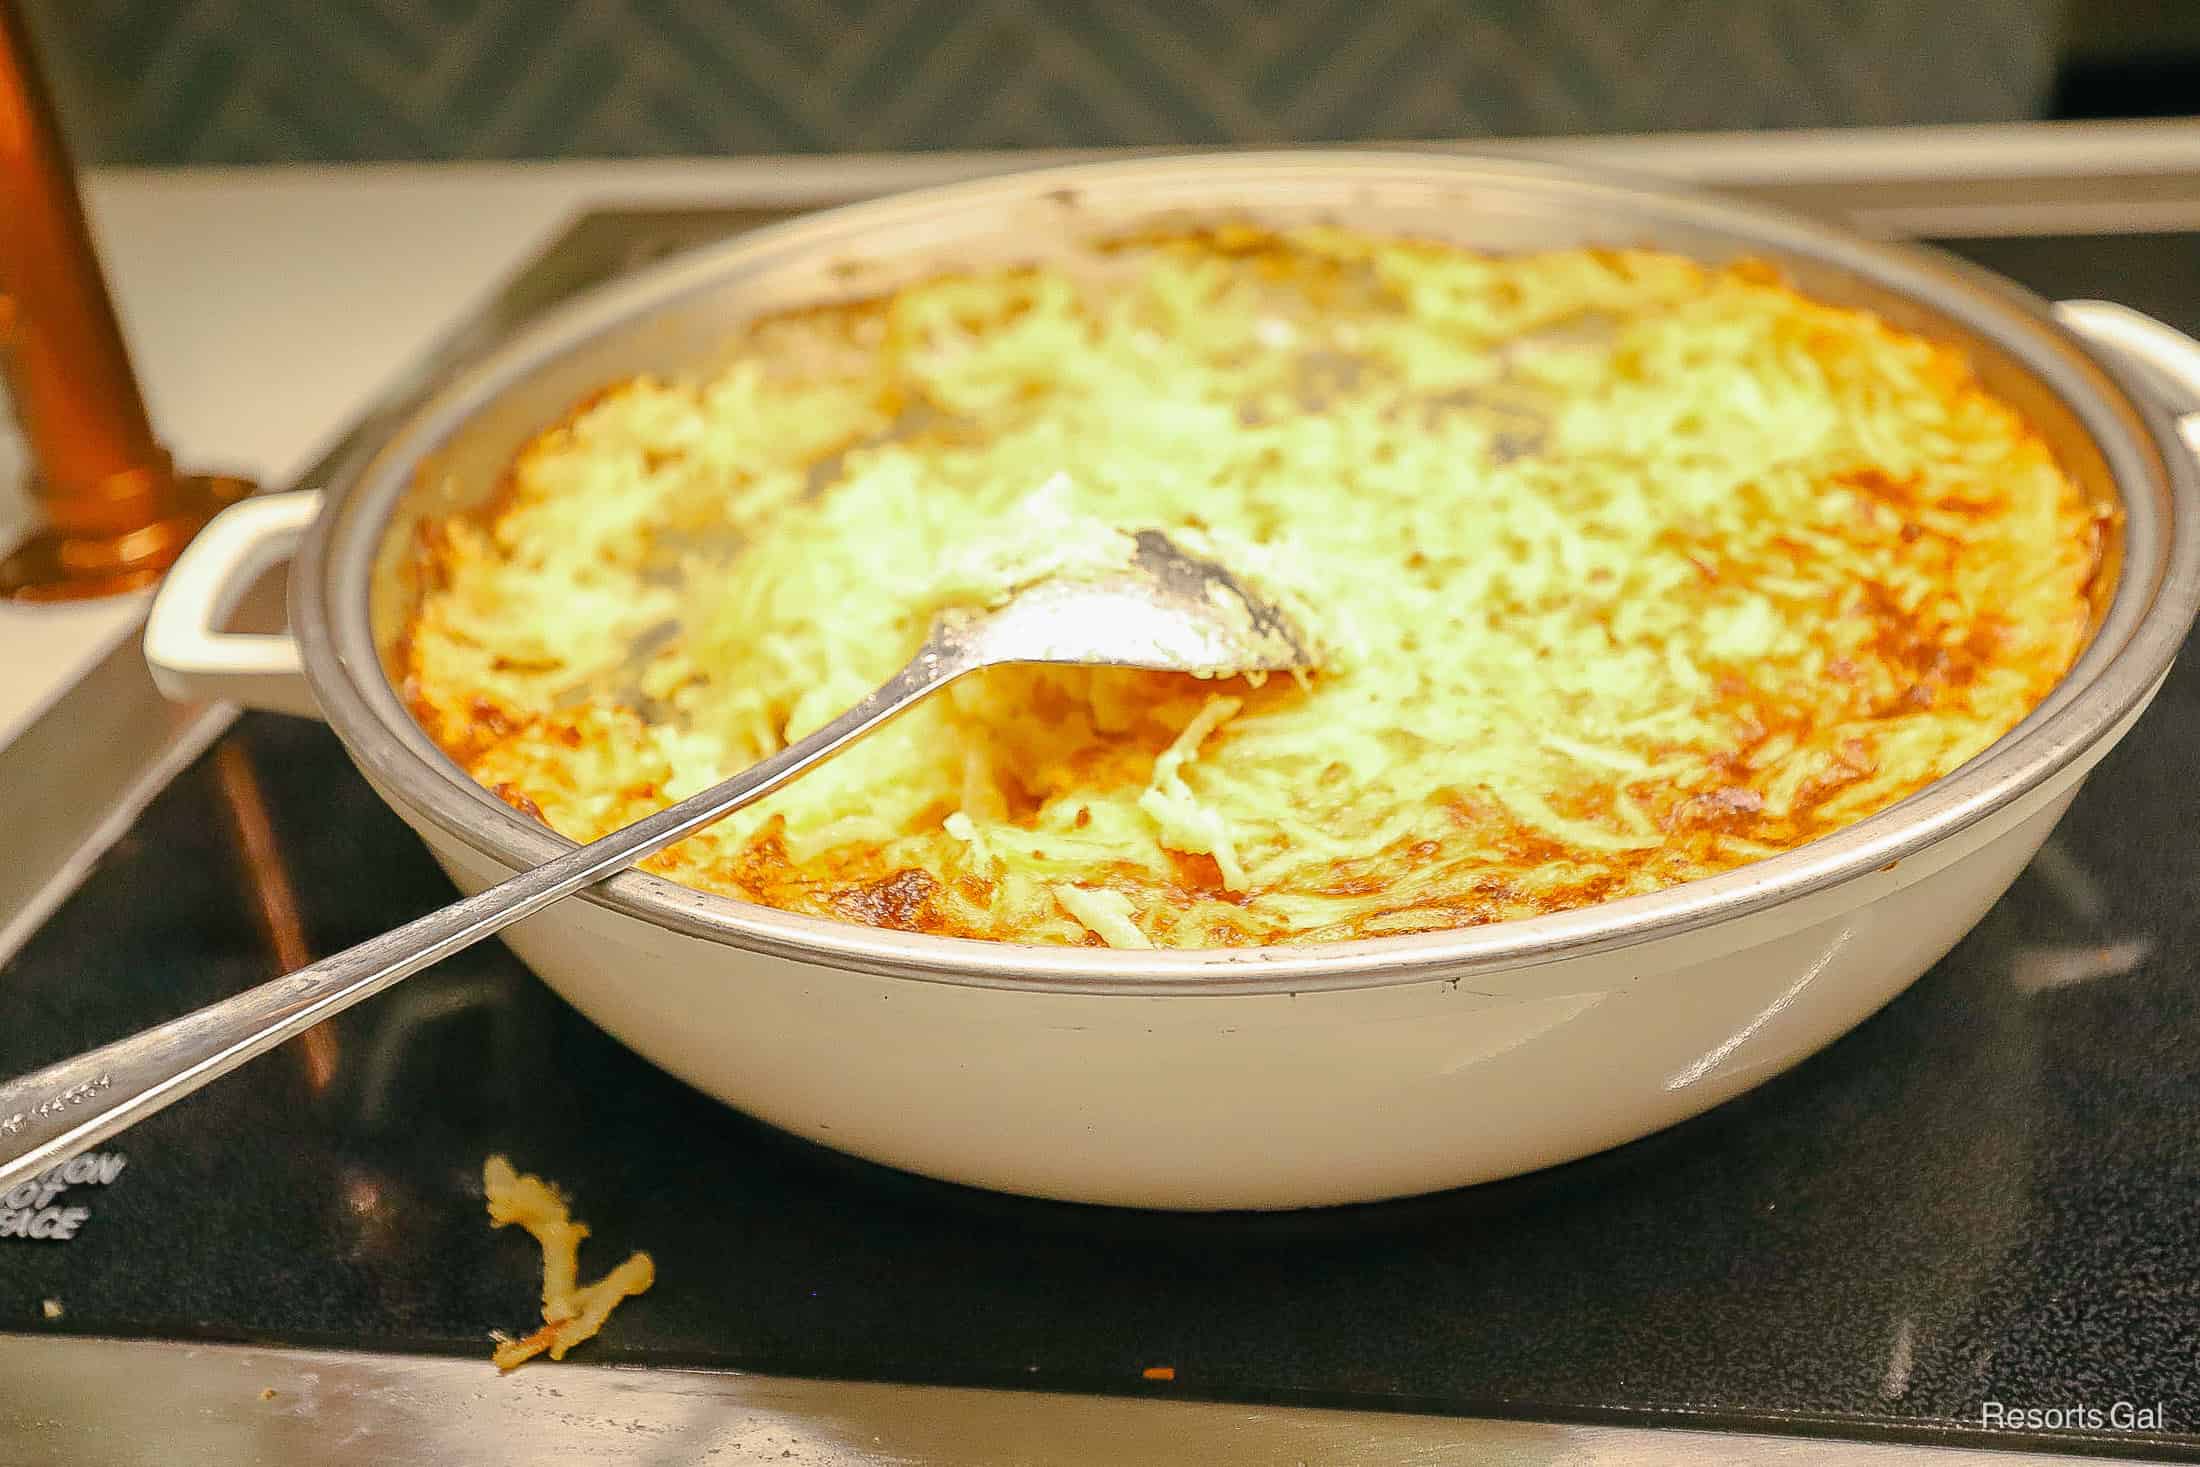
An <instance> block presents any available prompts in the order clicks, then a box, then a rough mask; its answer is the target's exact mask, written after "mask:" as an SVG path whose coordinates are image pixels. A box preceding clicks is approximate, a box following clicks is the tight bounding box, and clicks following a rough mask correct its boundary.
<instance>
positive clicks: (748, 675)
mask: <svg viewBox="0 0 2200 1467" xmlns="http://www.w3.org/2000/svg"><path fill="white" fill-rule="evenodd" d="M2107 513H2108V512H2107V511H2104V510H2102V509H2100V508H2099V507H2097V506H2094V505H2092V504H2089V503H2088V502H2086V500H2085V499H2084V497H2083V496H2082V495H2081V494H2080V492H2079V490H2078V489H2077V487H2076V486H2075V485H2074V484H2073V483H2072V481H2071V480H2070V479H2069V478H2068V477H2066V476H2065V475H2064V474H2063V473H2062V472H2061V470H2060V469H2059V468H2058V466H2057V465H2056V463H2055V461H2054V459H2053V456H2052V455H2051V453H2050V452H2049V450H2048V448H2047V446H2046V444H2045V443H2044V442H2043V441H2042V440H2041V438H2040V437H2039V436H2038V435H2037V434H2036V433H2035V432H2033V431H2032V430H2031V429H2030V428H2029V427H2028V426H2027V425H2026V424H2025V422H2024V421H2023V420H2022V419H2021V418H2020V416H2019V415H2018V414H2017V413H2016V412H2015V411H2014V410H2013V409H2012V408H2010V407H2009V406H2007V405H2006V404H2004V403H2002V402H2000V401H1999V400H1997V399H1995V398H1994V397H1992V396H1991V395H1989V394H1988V393H1987V392H1986V391H1985V390H1984V389H1983V388H1982V387H1981V386H1980V385H1979V383H1978V382H1977V381H1976V380H1975V378H1974V377H1973V376H1972V374H1971V372H1970V370H1969V368H1968V366H1967V365H1966V363H1965V361H1964V360H1963V358H1962V356H1961V355H1960V354H1959V353H1958V352H1956V351H1955V350H1954V349H1952V348H1949V347H1946V346H1943V345H1939V344H1936V343H1933V342H1931V341H1928V340H1926V339H1924V338H1922V337H1919V336H1915V335H1911V334H1907V333H1905V332H1902V331H1899V330H1896V329H1894V328H1892V327H1890V326H1889V325H1887V324H1886V323H1884V322H1882V321H1881V320H1879V319H1878V318H1877V317H1875V316H1874V315H1872V314H1870V313H1868V312H1865V311H1859V310H1851V309H1842V308H1836V307H1832V306H1828V305H1824V304H1820V303H1816V302H1813V301H1811V300H1809V299H1806V298H1804V297H1803V296H1801V295H1799V294H1797V293H1796V292H1795V291H1793V290H1792V289H1790V288H1788V287H1787V286H1786V285H1784V284H1783V283H1782V282H1781V281H1780V279H1779V278H1778V276H1777V275H1776V273H1775V272H1773V271H1772V270H1770V269H1769V268H1767V267H1764V266H1762V265H1759V264H1754V263H1750V262H1741V263H1736V264H1732V265H1727V266H1722V267H1712V266H1705V265H1701V264H1698V263H1696V262H1694V261H1692V260H1689V259H1686V258H1683V257H1679V256H1675V255H1669V254H1664V253H1658V252H1651V251H1639V250H1571V251H1564V252H1554V253H1544V254H1531V255H1518V256H1504V257H1492V256H1483V255H1478V254H1474V253H1470V252H1467V251H1464V250H1461V249H1457V248H1454V247H1450V246H1446V245H1438V244H1432V243H1426V242H1419V241H1400V240H1387V239H1378V238H1374V237H1371V236H1367V235H1361V234H1356V233H1352V232H1348V231H1343V230H1337V229H1327V228H1324V229H1309V230H1303V231H1294V232H1291V233H1288V234H1272V233H1267V232H1263V231H1259V230H1255V229H1252V228H1227V229H1219V230H1209V231H1201V232H1196V233H1157V234H1154V235H1151V236H1144V237H1139V238H1136V239H1126V240H1121V241H1116V242H1114V243H1113V244H1111V245H1110V246H1108V247H1107V248H1106V250H1105V251H1104V259H1103V262H1102V264H1101V265H1100V267H1099V268H1097V269H1094V270H1090V271H1081V270H1071V269H1068V268H1057V267H1028V268H1001V269H992V270H985V271H974V272H971V273H967V274H962V275H951V276H942V277H939V278H935V279H931V280H928V281H925V282H922V283H919V284H915V285H912V286H909V287H906V288H904V289H901V290H898V291H896V292H893V293H892V294H890V295H887V296H884V297H880V298H876V299H871V300H865V301H859V302H854V303H848V304H842V305H832V306H825V307H818V308H813V309H810V310H806V311H803V312H799V313H793V314H789V315H784V316H778V317H771V318H767V319H763V320H760V321H758V322H756V323H754V324H752V325H751V326H750V327H748V328H747V329H746V331H745V332H744V333H743V335H742V337H741V339H740V341H739V342H738V343H737V346H736V349H735V351H734V353H733V355H732V357H731V359H730V365H728V366H726V367H725V368H724V369H723V370H722V371H719V372H717V373H716V374H714V375H711V376H709V377H707V378H699V379H697V380H692V381H671V380H655V379H641V380H635V381H630V382H626V383H623V384H620V385H618V386H615V387H612V388H610V389H608V390H606V391H605V392H603V393H601V394H599V395H597V396H596V397H594V398H592V399H591V400H589V401H587V402H585V403H583V404H581V405H580V406H579V407H578V408H576V409H575V410H574V411H573V412H572V414H571V415H570V416H569V417H568V418H567V419H566V420H565V421H563V422H561V423H559V424H558V425H557V426H555V427H553V428H551V429H549V430H548V431H546V432H544V433H543V434H541V435H540V436H539V437H538V438H537V439H535V440H534V441H533V442H532V443H531V444H530V445H529V446H528V447H527V448H526V449H525V450H524V451H523V452H522V453H521V454H520V455H519V456H518V458H517V460H516V461H515V462H514V463H513V465H512V467H511V470H510V473H509V477H508V480H507V482H506V483H505V484H504V485H503V486H502V488H501V490H500V492H499V493H498V494H497V495H496V496H495V498H494V499H493V500H492V501H491V503H490V504H489V505H488V506H487V507H486V508H485V509H483V510H481V511H478V512H474V513H469V514H466V515H460V516H453V517H449V518H444V519H439V520H436V521H434V522H431V523H429V524H427V525H425V526H424V527H423V531H422V537H421V542H420V547H419V557H420V561H421V565H422V569H423V571H424V574H425V577H426V580H425V584H426V585H427V588H428V589H427V591H426V593H425V595H424V597H423V599H422V601H421V604H420V607H419V610H418V612H417V614H416V616H415V618H414V620H413V622H412V623H411V625H410V626H409V628H408V630H407V633H406V635H405V638H404V640H403V642H402V644H401V646H400V649H399V658H400V663H401V671H402V673H403V676H404V679H405V692H406V695H407V697H408V700H409V702H410V704H411V706H412V707H413V709H414V711H415V714H416V716H417V717H418V718H419V719H420V720H421V722H422V724H423V725H424V727H425V728H426V729H427V730H428V731H429V733H430V734H431V735H432V736H433V737H434V738H435V739H436V740H437V741H438V742H439V743H440V744H441V745H442V747H443V748H444V749H445V750H447V751H448V752H449V753H450V754H451V755H452V756H453V757H454V758H455V759H456V760H457V761H458V762H459V763H460V764H462V765H463V766H464V767H465V768H466V769H467V770H468V771H469V772H470V773H471V774H472V775H473V776H474V777H475V778H476V779H478V780H479V781H481V782H482V783H483V784H484V785H486V786H488V787H489V788H491V789H493V790H494V791H496V792H497V793H498V794H499V795H500V796H502V797H503V798H504V799H505V800H506V801H507V802H509V803H510V804H512V805H514V806H516V807H517V808H518V809H520V810H522V811H524V812H526V813H527V814H529V815H531V816H533V817H535V818H537V819H539V820H542V821H544V822H545V823H547V824H548V825H550V826H552V827H553V828H555V829H556V830H558V831H560V832H562V833H563V834H565V835H567V836H569V837H571V838H573V839H575V840H587V839H591V838H593V837H596V836H599V835H602V834H605V833H606V832H608V831H610V830H612V829H614V828H616V827H617V826H620V825H622V824H625V823H627V822H630V821H632V820H635V819H638V818H640V817H641V816H642V815H645V814H647V813H649V812H650V811H652V810H654V809H657V808H659V807H661V806H662V805H664V804H666V803H668V802H670V801H671V800H673V799H676V798H679V797H681V796H683V795H686V794H690V793H693V792H695V791H697V790H700V789H702V788H704V787H705V786H707V785H709V784H711V783H713V782H715V781H717V780H719V779H721V778H723V777H725V776H727V775H729V774H731V773H733V772H735V771H737V770H739V769H740V768H742V767H744V766H746V765H748V764H750V763H752V762H754V761H755V760H757V759H759V758H762V757H764V756H766V755H768V754H770V753H772V752H774V751H775V750H777V749H779V748H781V747H783V746H784V745H785V744H786V743H787V742H788V741H790V740H792V739H795V738H798V737H800V736H801V735H803V734H804V733H807V732H808V731H810V730H811V729H814V728H816V727H817V726H818V725H820V724H822V723H824V722H825V721H827V720H828V719H829V718H831V717H832V716H833V715H835V714H837V713H838V712H840V711H841V710H842V709H843V708H845V707H847V706H848V705H849V704H851V703H853V702H855V701H856V700H857V699H858V698H860V697H861V696H863V695H864V694H865V693H867V692H868V691H869V690H870V689H871V688H872V687H874V686H875V685H876V684H878V683H879V682H881V681H883V680H884V679H885V678H886V677H887V676H888V675H889V674H890V673H892V672H893V671H894V669H895V668H897V667H898V666H899V665H900V664H901V663H902V662H903V661H904V660H905V659H906V658H907V657H908V656H909V655H910V654H911V653H912V652H913V651H914V650H915V647H916V645H917V643H918V642H919V640H920V639H921V638H922V636H923V634H924V631H925V628H926V626H927V624H928V622H929V621H930V619H931V617H932V615H933V614H934V613H935V612H936V611H938V610H940V609H942V608H944V607H946V606H949V605H955V604H966V603H968V602H971V601H973V600H983V599H986V598H988V597H989V596H993V595H997V594H998V593H999V592H1000V591H1001V590H1003V589H1005V578H1006V577H1008V576H1009V575H1011V574H1012V572H1013V571H1014V570H1015V569H1016V568H1019V567H1021V568H1023V569H1024V570H1026V571H1028V570H1029V568H1030V567H1032V566H1039V567H1041V568H1044V566H1045V565H1046V564H1047V563H1048V562H1049V557H1059V556H1060V555H1061V554H1062V553H1063V551H1062V547H1064V546H1074V545H1076V544H1077V543H1079V538H1080V537H1081V536H1084V535H1087V534H1089V533H1090V532H1091V531H1092V530H1093V528H1094V527H1102V528H1106V529H1109V530H1123V529H1139V528H1149V527H1150V528H1156V529H1161V530H1164V531H1166V532H1167V533H1169V534H1170V535H1171V536H1172V537H1173V538H1177V539H1180V540H1181V541H1183V542H1184V543H1186V544H1187V545H1190V546H1194V547H1196V548H1199V549H1201V550H1203V551H1205V552H1208V553H1212V554H1213V555H1215V556H1216V557H1217V558H1219V559H1221V560H1222V561H1223V562H1224V563H1225V564H1228V565H1230V566H1231V567H1232V568H1233V569H1236V570H1238V571H1239V572H1240V573H1241V574H1244V575H1246V576H1247V578H1248V579H1249V580H1252V581H1254V582H1256V583H1257V584H1259V585H1261V586H1262V587H1263V588H1264V589H1266V590H1268V591H1270V592H1271V593H1272V594H1274V595H1276V596H1278V597H1280V598H1282V599H1284V600H1285V601H1286V602H1287V604H1291V605H1294V606H1296V607H1299V608H1303V610H1304V613H1305V620H1306V621H1307V623H1308V628H1309V630H1310V631H1311V632H1312V634H1313V635H1314V637H1315V639H1316V640H1317V641H1318V643H1319V644H1320V647H1321V650H1322V654H1323V666H1322V668H1321V670H1320V671H1319V672H1318V673H1316V674H1314V675H1313V676H1312V677H1310V678H1307V679H1302V680H1292V679H1284V678H1277V679H1270V680H1267V681H1265V682H1256V681H1254V680H1248V679H1243V678H1239V679H1229V680H1221V681H1201V680H1198V679H1194V678H1190V677H1185V676H1181V675H1174V674H1156V673H1140V672H1129V671H1120V670H1096V669H1070V668H1021V667H1019V668H1005V669H995V670H991V671H987V672H982V673H978V674H975V675H972V676H970V677H966V678H965V679H963V680H962V681H961V682H959V683H957V684H955V685H954V686H952V687H951V688H950V689H948V690H947V691H945V692H943V693H941V694H938V695H935V696H934V697H932V698H931V699H929V700H927V701H926V702H924V703H923V704H921V705H919V706H918V707H917V708H915V709H914V710H912V711H911V712H909V713H907V714H905V715H904V716H903V717H902V718H901V719H900V720H898V721H897V722H895V723H894V724H892V725H890V726H888V727H887V728H885V729H882V730H879V731H877V732H875V733H873V734H872V735H870V736H869V737H868V738H867V739H865V740H864V741H862V742H861V743H859V744H858V745H856V746H855V747H853V748H851V749H850V750H849V751H847V752H846V753H843V754H842V755H840V756H839V757H838V758H836V759H835V760H833V761H831V762H830V763H828V764H826V765H825V766H823V767H821V768H819V769H817V770H815V771H813V772H811V773H809V774H806V775H805V776H803V778H801V779H800V780H798V781H796V782H795V783H794V784H793V785H791V786H789V787H788V788H786V789H784V790H782V791H780V792H778V793H776V794H774V795H773V796H771V797H770V798H768V799H766V800H764V801H762V802H760V803H758V804H756V805H754V806H751V807H750V808H749V809H747V810H744V811H741V812H739V813H738V814H736V815H734V816H731V817H729V818H728V819H726V820H725V821H723V822H721V823H720V824H719V825H717V826H715V827H713V828H712V829H710V830H708V831H705V832H704V833H702V834H700V835H696V836H693V837H690V838H689V839H687V840H686V841H683V842H682V843H681V844H679V845H678V846H676V847H674V848H672V849H671V850H668V851H666V852H664V853H663V854H661V855H658V856H656V857H653V858H651V859H650V860H648V861H646V862H644V863H643V864H644V866H645V867H646V868H647V869H649V870H652V871H655V872H658V873H659V874H662V875H665V876H668V877H671V878H672V879H674V880H677V881H681V882H684V883H687V884H689V885H691V886H696V887H701V888H704V889H707V890H711V891H716V892H720V893H724V894H726V895H729V896H733V897H738V898H742V899H745V900H749V901H753V902H761V903H765V904H768V905H771V906H776V907H781V908H785V909H788V910H792V911H798V912H805V913H810V914H812V915H816V916H821V917H827V918H834V919H838V920H842V921H849V922H860V923H868V924H871V925H874V926H882V927H895V928H904V929H912V930H920V931H925V932H934V933H942V934H948V935H954V936H964V937H975V938H989V939H996V940H1003V941H1015V942H1032V943H1083V944H1098V943H1103V942H1104V943H1108V944H1111V945H1114V946H1118V947H1148V946H1157V947H1205V946H1237V945H1259V944H1270V943H1282V942H1309V941H1321V940H1329V939H1342V938H1360V937H1374V936H1387V935H1392V934H1398V933H1407V932H1420V931H1427V930H1433V929H1442V928H1453V927H1463V926H1470V925H1474V924H1479V923H1486V922H1493V921H1500V920H1506V919H1511V918H1519V917H1525V916H1531V915H1534V914H1537V913H1542V912H1549V911H1554V910H1558V909H1563V908H1569V907H1576V906H1580V905H1584V904H1587V903H1592V902H1598V901H1604V900H1609V899H1612V898H1616V897H1620V896H1625V895H1631V894H1635V893H1640V892H1647V891H1651V890H1654V889H1657V888H1660V887H1664V886H1668V885H1671V884H1674V883H1677V882H1682V881H1687V880H1690V879H1692V878H1696V877H1700V876H1705V875H1709V874H1712V873H1715V872H1719V871H1723V870H1727V869H1729V868H1732V867H1735V866H1738V865H1740V864H1742V863H1744V862H1748V861H1751V860H1755V859H1758V858H1760V857H1764V856H1768V855H1771V854H1774V853H1777V852H1780V851H1784V850H1787V849H1789V848H1791V847H1794V846H1796V845H1799V844H1801V843H1803V842H1805V841H1808V840H1810V839H1812V838H1813V837H1815V836H1818V835H1821V834H1823V833H1826V832H1828V831H1831V830H1834V829H1837V828H1839V827H1841V826H1843V825H1846V824H1849V823H1851V822H1853V821H1855V820H1857V819H1860V818H1862V817H1863V816H1865V815H1868V814H1870V813H1872V812H1874V811H1876V810H1879V809H1882V808H1884V807H1885V806H1887V805H1889V804H1892V803H1893V802H1895V801H1896V800H1899V799H1901V798H1902V797H1903V796H1905V795H1908V794H1910V793H1912V792H1913V791H1915V790H1917V789H1919V788H1921V787H1922V786H1924V785H1925V784H1927V783H1929V782H1930V781H1932V780H1933V779H1935V778H1938V777H1939V776H1941V775H1944V774H1947V773H1948V772H1950V771H1951V770H1953V769H1955V768H1956V767H1957V766H1958V765H1960V764H1961V763H1963V762H1964V761H1965V760H1967V759H1969V758H1971V757H1972V756H1973V755H1975V754H1977V753H1979V752H1980V751H1981V750H1983V749H1985V748H1986V747H1987V746H1988V745H1989V744H1991V743H1992V742H1993V741H1994V740H1995V739H1996V738H1998V737H2000V736H2001V735H2002V734H2003V733H2005V732H2007V731H2008V730H2009V729H2010V728H2011V727H2013V726H2014V725H2015V724H2016V723H2017V722H2018V721H2019V720H2020V719H2021V718H2022V717H2023V716H2024V715H2025V714H2026V713H2027V712H2028V711H2029V710H2030V709H2031V708H2032V707H2033V706H2034V705H2035V704H2036V703H2038V702H2039V701H2040V699H2042V698H2043V697H2044V696H2045V695H2046V694H2047V693H2048V691H2049V690H2050V689H2051V688H2052V687H2053V686H2054V685H2055V683H2056V682H2057V680H2058V679H2060V678H2061V676H2062V675H2063V674H2064V672H2065V671H2067V670H2068V668H2069V666H2070V664H2071V662H2072V661H2073V660H2074V659H2075V657H2076V655H2077V652H2078V650H2079V648H2080V647H2081V645H2082V643H2083V641H2084V638H2085V636H2086V629H2087V626H2088V623H2089V617H2090V612H2091V602H2090V598H2089V589H2090V586H2091V582H2092V580H2093V578H2094V577H2095V575H2096V574H2097V572H2098V569H2099V565H2100V560H2101V544H2102V528H2103V522H2104V518H2105V516H2106V514H2107Z"/></svg>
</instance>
